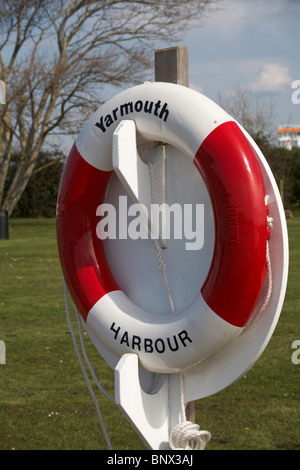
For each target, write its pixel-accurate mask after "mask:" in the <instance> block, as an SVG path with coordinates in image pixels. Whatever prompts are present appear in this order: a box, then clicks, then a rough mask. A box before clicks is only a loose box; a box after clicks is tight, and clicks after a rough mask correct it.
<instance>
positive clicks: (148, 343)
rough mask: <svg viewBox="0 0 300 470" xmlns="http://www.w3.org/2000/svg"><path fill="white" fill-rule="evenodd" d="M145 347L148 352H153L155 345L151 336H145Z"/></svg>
mask: <svg viewBox="0 0 300 470" xmlns="http://www.w3.org/2000/svg"><path fill="white" fill-rule="evenodd" d="M144 348H145V352H148V353H152V352H153V346H152V339H151V338H145V339H144Z"/></svg>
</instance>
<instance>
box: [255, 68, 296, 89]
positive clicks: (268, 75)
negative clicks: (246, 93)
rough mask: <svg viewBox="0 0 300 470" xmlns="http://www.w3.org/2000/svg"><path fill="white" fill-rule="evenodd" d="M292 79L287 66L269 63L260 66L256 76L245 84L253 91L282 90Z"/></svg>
mask: <svg viewBox="0 0 300 470" xmlns="http://www.w3.org/2000/svg"><path fill="white" fill-rule="evenodd" d="M291 82H292V79H291V77H290V74H289V69H288V67H284V66H282V65H280V64H275V63H273V64H272V63H270V64H265V65H263V66H262V68H261V70H260V72H259V74H258V76H257V77H256V79H254V80H253V81H252V82H250V83H249V84H248V86H247V88H249V89H250V90H251V91H253V92H254V93H265V92H266V93H268V92H279V93H280V92H282V91H284V90H285V87H286V86H290V85H291Z"/></svg>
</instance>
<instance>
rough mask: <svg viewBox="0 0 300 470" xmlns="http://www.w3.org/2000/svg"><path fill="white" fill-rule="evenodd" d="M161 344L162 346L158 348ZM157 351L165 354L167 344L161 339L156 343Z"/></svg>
mask: <svg viewBox="0 0 300 470" xmlns="http://www.w3.org/2000/svg"><path fill="white" fill-rule="evenodd" d="M159 344H160V346H158V345H159ZM154 346H155V349H156V351H157V352H158V353H159V354H162V353H164V352H165V349H166V347H165V343H164V341H163V340H162V339H161V338H158V339H157V340H156V341H155V343H154Z"/></svg>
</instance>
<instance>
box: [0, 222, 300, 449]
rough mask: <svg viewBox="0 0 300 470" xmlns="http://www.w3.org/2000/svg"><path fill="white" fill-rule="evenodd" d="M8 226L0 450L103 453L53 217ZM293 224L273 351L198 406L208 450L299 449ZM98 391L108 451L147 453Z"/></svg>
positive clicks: (0, 320)
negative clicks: (67, 306)
mask: <svg viewBox="0 0 300 470" xmlns="http://www.w3.org/2000/svg"><path fill="white" fill-rule="evenodd" d="M9 225H10V238H9V240H1V241H0V265H1V272H0V285H1V288H0V340H3V341H4V342H5V344H6V364H2V365H0V449H1V450H5V449H27V450H30V449H35V450H39V449H41V450H44V449H45V450H46V449H53V450H54V449H78V450H80V449H85V450H87V449H107V443H106V441H105V438H104V436H103V433H102V432H101V428H100V425H99V420H98V417H97V413H96V409H95V405H94V402H93V400H92V398H91V395H90V394H89V391H88V389H87V385H86V383H85V380H84V377H83V374H82V371H81V369H80V366H79V363H78V360H77V357H76V354H75V350H74V347H73V343H72V339H71V335H70V331H69V327H68V323H67V320H66V314H65V306H64V297H63V287H62V279H61V270H60V265H59V261H58V255H57V246H56V235H55V221H54V220H53V219H34V220H29V219H11V220H10V223H9ZM288 229H289V243H290V269H289V282H288V289H287V294H286V300H285V303H284V307H283V311H282V314H281V317H280V320H279V323H278V325H277V328H276V330H275V332H274V334H273V337H272V339H271V341H270V343H269V345H268V347H267V348H266V350H265V352H264V353H263V355H262V356H261V357H260V359H259V360H258V361H257V362H256V364H255V365H254V366H253V368H252V369H251V370H250V371H249V372H248V373H247V374H246V376H245V377H244V378H242V379H241V380H239V381H238V382H236V383H235V384H233V385H232V386H230V387H229V388H228V389H226V390H224V391H222V392H220V393H218V394H217V395H214V396H212V397H209V398H206V399H204V400H200V401H197V402H196V422H197V423H198V424H200V426H201V428H202V429H208V430H209V431H210V432H211V434H212V440H211V442H210V443H209V444H208V446H207V450H215V449H218V450H222V449H223V450H229V449H232V450H235V449H240V450H243V449H249V450H251V449H253V450H254V449H265V450H267V449H270V450H275V449H284V450H300V393H299V388H300V364H299V365H296V364H293V362H292V360H291V357H292V353H293V349H292V343H293V341H295V340H299V339H300V315H299V311H300V289H299V271H300V257H299V251H300V243H299V242H300V236H299V234H300V214H297V213H295V216H294V217H293V218H292V219H289V220H288ZM74 321H75V320H74ZM86 347H87V350H88V354H89V357H90V360H91V362H92V364H93V366H94V368H95V371H96V373H97V375H98V377H99V379H100V381H101V383H102V385H103V386H104V387H105V389H106V390H107V391H108V392H109V393H111V394H113V393H114V376H113V371H112V370H111V369H110V368H109V367H108V366H107V365H106V363H105V362H104V361H103V360H102V358H101V357H100V356H99V354H98V353H97V352H96V351H95V349H94V347H93V345H91V343H90V341H89V338H86ZM95 390H96V387H95ZM96 395H97V398H98V401H99V404H100V408H101V411H102V415H103V419H104V422H105V425H106V427H107V431H108V434H109V437H110V440H111V445H112V448H113V449H114V450H123V449H128V450H137V449H145V447H144V445H143V444H142V442H141V441H140V439H139V438H138V437H137V435H136V434H135V432H134V431H133V429H132V428H131V426H130V425H129V424H128V423H127V421H126V420H125V418H124V417H123V415H122V414H121V412H120V411H119V410H118V408H117V407H116V405H115V404H114V403H113V401H111V400H109V399H108V398H106V397H104V396H103V395H102V394H101V393H100V392H99V391H97V390H96Z"/></svg>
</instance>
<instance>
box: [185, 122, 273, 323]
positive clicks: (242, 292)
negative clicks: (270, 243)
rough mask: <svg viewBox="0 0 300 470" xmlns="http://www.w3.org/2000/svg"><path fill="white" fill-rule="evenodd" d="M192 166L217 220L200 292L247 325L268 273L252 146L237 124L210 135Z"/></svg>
mask: <svg viewBox="0 0 300 470" xmlns="http://www.w3.org/2000/svg"><path fill="white" fill-rule="evenodd" d="M194 163H195V165H196V167H197V168H198V170H199V171H200V173H201V174H202V175H203V178H204V180H205V182H206V184H207V187H208V190H209V192H210V196H211V200H212V205H213V209H214V216H215V249H214V254H213V260H212V264H211V267H210V271H209V273H208V276H207V278H206V281H205V283H204V285H203V287H202V289H201V292H202V295H203V298H204V300H205V301H206V303H207V304H208V305H209V307H210V308H211V309H212V310H213V311H214V312H215V313H216V314H217V315H219V316H220V317H221V318H223V319H224V320H226V321H227V322H229V323H231V324H232V325H235V326H239V327H243V326H245V325H246V323H247V321H248V320H249V317H250V316H251V313H252V312H253V309H254V307H255V305H256V303H257V301H258V298H259V296H260V293H261V290H262V287H263V283H264V280H265V275H266V264H265V260H266V240H267V215H266V207H265V188H264V181H263V176H262V172H261V169H260V167H259V164H258V162H257V159H256V156H255V153H254V151H253V149H252V147H251V146H250V144H249V142H248V140H247V139H246V137H245V136H244V134H243V133H242V131H241V130H240V128H239V127H238V125H237V124H236V123H235V122H233V121H230V122H226V123H224V124H221V125H220V126H219V127H217V128H216V129H215V130H214V131H212V132H211V133H210V134H209V135H208V137H207V138H206V139H205V140H204V142H203V143H202V145H201V146H200V148H199V150H198V152H197V154H196V156H195V159H194Z"/></svg>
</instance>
